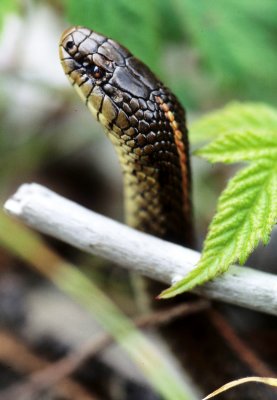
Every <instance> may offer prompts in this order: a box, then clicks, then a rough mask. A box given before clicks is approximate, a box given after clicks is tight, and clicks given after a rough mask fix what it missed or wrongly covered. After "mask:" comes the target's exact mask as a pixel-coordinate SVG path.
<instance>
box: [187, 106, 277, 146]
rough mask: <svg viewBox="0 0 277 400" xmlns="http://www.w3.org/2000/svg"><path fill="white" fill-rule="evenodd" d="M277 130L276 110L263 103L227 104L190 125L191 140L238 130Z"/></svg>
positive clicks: (207, 138) (204, 138)
mask: <svg viewBox="0 0 277 400" xmlns="http://www.w3.org/2000/svg"><path fill="white" fill-rule="evenodd" d="M257 129H258V130H265V131H277V111H276V109H274V108H273V107H270V106H268V105H265V104H263V103H239V102H234V103H230V104H228V105H227V106H226V107H224V108H223V109H220V110H218V111H215V112H211V113H209V114H208V115H207V116H204V117H203V118H201V119H200V120H199V121H196V122H195V123H194V124H192V125H191V127H190V137H191V140H192V141H193V142H198V141H204V140H210V139H213V138H216V137H217V136H218V135H222V134H225V133H228V132H229V133H235V132H238V131H241V132H244V131H252V132H254V131H256V130H257Z"/></svg>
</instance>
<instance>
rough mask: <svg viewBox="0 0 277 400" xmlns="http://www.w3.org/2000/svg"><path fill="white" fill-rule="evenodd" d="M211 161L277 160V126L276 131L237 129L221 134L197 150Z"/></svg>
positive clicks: (198, 153) (197, 152)
mask: <svg viewBox="0 0 277 400" xmlns="http://www.w3.org/2000/svg"><path fill="white" fill-rule="evenodd" d="M196 154H197V155H200V156H202V157H204V158H206V159H207V160H208V161H210V162H213V163H215V162H224V163H234V162H240V161H254V160H260V159H264V158H268V159H272V160H277V126H276V130H275V131H274V132H272V131H270V130H262V129H256V130H255V131H254V132H248V131H247V130H246V131H237V132H235V129H234V132H229V133H226V134H225V135H221V136H219V137H218V138H217V139H216V140H214V141H213V142H211V143H210V144H208V145H207V146H205V147H203V148H202V149H200V150H198V151H196Z"/></svg>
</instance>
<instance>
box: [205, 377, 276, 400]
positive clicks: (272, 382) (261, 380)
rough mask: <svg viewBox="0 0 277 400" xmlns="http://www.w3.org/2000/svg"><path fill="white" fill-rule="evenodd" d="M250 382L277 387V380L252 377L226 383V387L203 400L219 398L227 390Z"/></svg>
mask: <svg viewBox="0 0 277 400" xmlns="http://www.w3.org/2000/svg"><path fill="white" fill-rule="evenodd" d="M249 382H258V383H264V384H265V385H269V386H274V387H277V379H276V378H261V377H259V376H250V377H247V378H241V379H236V380H235V381H231V382H229V383H226V385H223V386H221V387H220V388H219V389H217V390H215V391H214V392H212V393H210V394H209V395H208V396H206V397H204V398H203V399H202V400H208V399H211V398H213V397H215V396H217V395H218V394H220V393H223V392H225V391H226V390H229V389H232V388H234V387H236V386H238V385H243V384H244V383H249Z"/></svg>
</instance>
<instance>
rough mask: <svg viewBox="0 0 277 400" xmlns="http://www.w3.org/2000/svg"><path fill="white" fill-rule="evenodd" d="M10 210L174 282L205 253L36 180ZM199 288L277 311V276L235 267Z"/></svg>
mask: <svg viewBox="0 0 277 400" xmlns="http://www.w3.org/2000/svg"><path fill="white" fill-rule="evenodd" d="M5 210H6V211H7V212H8V213H9V214H11V215H14V216H16V217H18V218H19V219H21V220H23V221H24V222H26V223H27V224H28V225H29V226H31V227H32V228H35V229H37V230H38V231H40V232H42V233H46V234H48V235H50V236H53V237H55V238H57V239H60V240H62V241H64V242H66V243H69V244H71V245H72V246H75V247H77V248H79V249H81V250H84V251H86V252H88V253H92V254H95V255H98V256H100V257H103V258H106V259H107V260H110V261H112V262H115V263H117V264H119V265H121V266H122V267H125V268H127V269H129V270H132V271H135V272H136V273H139V274H142V275H145V276H148V277H150V278H154V279H156V280H159V281H161V282H165V283H167V284H168V285H171V284H172V283H173V282H176V281H177V280H179V279H181V278H182V277H184V276H185V275H186V274H187V273H188V272H189V271H191V270H192V268H194V267H195V265H196V263H197V261H198V260H199V257H200V254H199V253H198V252H196V251H193V250H190V249H187V248H184V247H181V246H178V245H175V244H172V243H169V242H166V241H164V240H161V239H157V238H155V237H152V236H150V235H147V234H144V233H141V232H138V231H136V230H134V229H132V228H129V227H128V226H126V225H123V224H120V223H118V222H115V221H113V220H111V219H109V218H106V217H103V216H101V215H99V214H96V213H94V212H93V211H89V210H88V209H86V208H84V207H82V206H80V205H78V204H76V203H73V202H72V201H70V200H67V199H65V198H63V197H61V196H59V195H57V194H56V193H54V192H52V191H51V190H49V189H47V188H45V187H43V186H40V185H38V184H35V183H33V184H25V185H22V186H21V187H20V188H19V189H18V191H17V192H16V193H15V194H14V195H13V196H12V197H11V198H10V199H9V200H8V201H7V202H6V204H5ZM196 292H197V293H199V294H201V295H203V296H205V297H208V298H210V299H216V300H221V301H224V302H227V303H231V304H236V305H240V306H243V307H247V308H250V309H253V310H259V311H263V312H265V313H269V314H274V315H277V276H274V275H272V274H268V273H264V272H260V271H256V270H253V269H251V268H247V267H235V266H234V267H232V268H230V270H229V271H228V272H227V273H225V274H224V275H223V276H221V277H219V278H217V279H216V280H214V281H213V282H209V283H207V284H205V285H204V286H202V287H201V288H200V287H198V288H197V290H196Z"/></svg>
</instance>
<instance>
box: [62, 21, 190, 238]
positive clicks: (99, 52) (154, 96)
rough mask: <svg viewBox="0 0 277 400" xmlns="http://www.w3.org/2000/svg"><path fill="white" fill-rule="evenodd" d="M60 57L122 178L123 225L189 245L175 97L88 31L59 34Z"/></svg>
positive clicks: (184, 145) (182, 133) (185, 171)
mask: <svg viewBox="0 0 277 400" xmlns="http://www.w3.org/2000/svg"><path fill="white" fill-rule="evenodd" d="M60 58H61V63H62V66H63V69H64V71H65V73H66V74H67V76H68V78H69V80H70V82H71V83H72V85H73V86H74V87H75V89H76V90H77V92H78V93H79V95H80V96H81V98H82V100H83V101H84V102H85V103H86V105H87V106H88V108H89V109H90V111H91V112H92V114H93V115H94V116H95V117H96V118H97V120H98V121H99V122H100V123H101V124H102V126H103V127H104V128H105V131H106V132H107V135H108V137H109V139H110V140H111V141H112V143H113V144H114V147H115V149H116V152H117V154H118V157H119V161H120V164H121V167H122V171H123V177H124V199H125V216H126V223H127V224H128V225H130V226H132V227H134V228H137V229H139V230H141V231H144V232H147V233H150V234H153V235H156V236H159V237H163V238H166V239H168V240H171V241H174V242H176V243H180V244H186V245H190V244H191V243H192V238H193V235H192V222H191V201H190V186H191V183H190V182H191V178H190V166H189V148H188V138H187V129H186V124H185V112H184V109H183V107H182V106H181V105H180V103H179V101H178V100H177V98H176V97H175V96H174V95H173V94H172V93H171V92H170V90H169V89H168V88H166V87H165V86H164V85H163V84H162V82H160V81H159V80H158V79H157V78H156V76H155V75H154V74H153V73H152V72H151V71H150V70H149V68H148V67H147V66H146V65H144V64H143V63H142V62H141V61H139V60H138V59H137V58H135V57H134V56H133V55H132V54H131V53H130V52H129V51H128V50H127V49H126V48H124V47H123V46H121V45H119V44H118V43H117V42H115V41H113V40H111V39H108V38H106V37H104V36H102V35H100V34H98V33H96V32H94V31H91V30H89V29H87V28H82V27H73V28H70V29H69V30H67V31H65V32H64V34H63V36H62V38H61V42H60Z"/></svg>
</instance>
